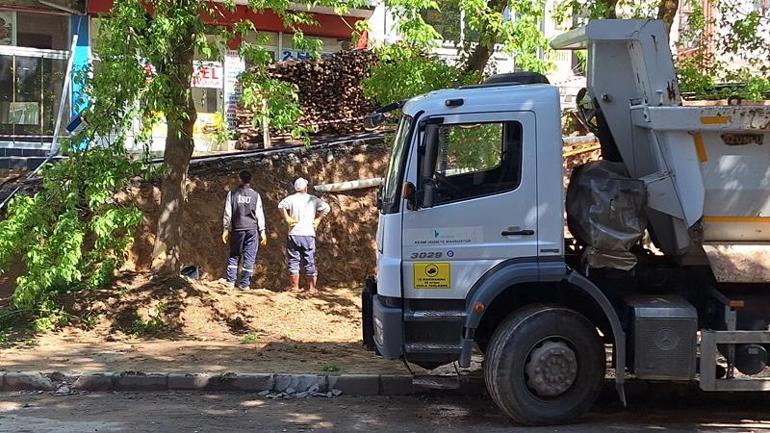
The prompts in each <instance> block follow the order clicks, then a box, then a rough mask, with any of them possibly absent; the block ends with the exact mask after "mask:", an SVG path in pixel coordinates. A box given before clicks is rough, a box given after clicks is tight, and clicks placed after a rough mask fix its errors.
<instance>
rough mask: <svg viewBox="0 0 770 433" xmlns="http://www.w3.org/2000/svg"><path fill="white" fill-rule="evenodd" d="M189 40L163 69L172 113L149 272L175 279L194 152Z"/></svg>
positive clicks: (192, 49) (191, 57) (179, 259)
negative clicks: (169, 86)
mask: <svg viewBox="0 0 770 433" xmlns="http://www.w3.org/2000/svg"><path fill="white" fill-rule="evenodd" d="M193 53H194V48H193V39H192V34H190V36H189V38H184V39H183V40H181V41H180V42H179V44H178V46H177V47H176V49H175V50H174V56H173V58H172V59H171V62H170V64H169V65H166V68H167V69H168V70H169V75H170V77H171V84H172V87H173V88H172V90H171V92H172V95H171V99H172V104H173V107H174V109H172V110H170V111H171V112H169V113H166V122H167V124H168V134H167V136H166V147H165V151H164V155H163V162H164V166H165V167H164V168H165V170H166V171H165V173H164V177H163V183H162V185H161V198H160V215H159V216H158V229H157V235H156V237H155V246H154V248H153V254H152V255H153V260H152V269H153V271H155V272H157V273H161V274H167V275H178V274H179V270H180V267H181V249H182V223H183V221H182V211H183V208H184V203H185V201H186V200H187V191H186V189H185V183H186V181H187V169H188V168H189V166H190V158H191V157H192V152H193V148H194V143H193V126H194V124H195V119H196V116H197V115H196V112H195V104H194V102H193V99H192V94H191V89H190V87H191V80H192V72H193Z"/></svg>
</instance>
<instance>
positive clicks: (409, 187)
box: [401, 182, 417, 210]
mask: <svg viewBox="0 0 770 433" xmlns="http://www.w3.org/2000/svg"><path fill="white" fill-rule="evenodd" d="M401 197H403V198H404V200H406V208H407V209H409V210H417V189H416V188H415V186H414V184H413V183H412V182H404V184H403V185H402V186H401Z"/></svg>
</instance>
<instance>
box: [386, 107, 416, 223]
mask: <svg viewBox="0 0 770 433" xmlns="http://www.w3.org/2000/svg"><path fill="white" fill-rule="evenodd" d="M412 122H413V119H412V117H411V116H407V115H404V116H402V117H401V120H400V121H399V123H398V130H397V131H396V137H395V138H394V140H393V148H392V149H391V151H390V162H389V163H388V173H387V175H386V176H385V183H384V184H383V187H382V213H394V212H398V201H399V198H400V193H401V188H400V186H401V182H402V179H403V176H404V173H403V172H404V162H405V161H406V153H407V148H408V146H407V143H408V142H409V135H410V134H409V133H410V131H411V129H412Z"/></svg>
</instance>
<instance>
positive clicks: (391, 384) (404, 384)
mask: <svg viewBox="0 0 770 433" xmlns="http://www.w3.org/2000/svg"><path fill="white" fill-rule="evenodd" d="M380 394H382V395H409V394H414V384H413V383H412V376H386V375H382V376H380Z"/></svg>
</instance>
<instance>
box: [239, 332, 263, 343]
mask: <svg viewBox="0 0 770 433" xmlns="http://www.w3.org/2000/svg"><path fill="white" fill-rule="evenodd" d="M258 340H259V337H257V336H256V335H254V334H252V333H248V334H246V335H244V336H243V337H241V344H254V343H256V342H257V341H258Z"/></svg>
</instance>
